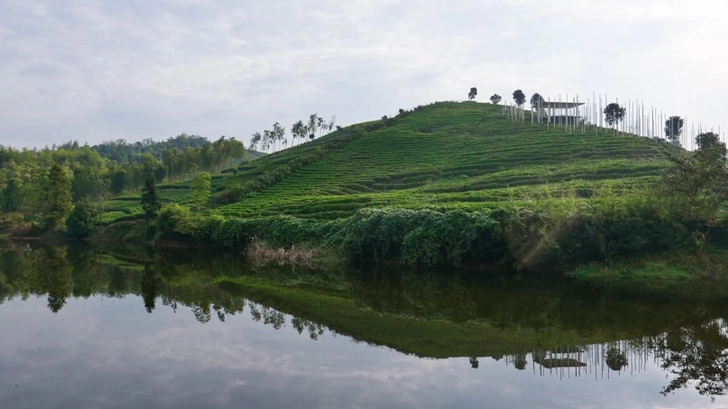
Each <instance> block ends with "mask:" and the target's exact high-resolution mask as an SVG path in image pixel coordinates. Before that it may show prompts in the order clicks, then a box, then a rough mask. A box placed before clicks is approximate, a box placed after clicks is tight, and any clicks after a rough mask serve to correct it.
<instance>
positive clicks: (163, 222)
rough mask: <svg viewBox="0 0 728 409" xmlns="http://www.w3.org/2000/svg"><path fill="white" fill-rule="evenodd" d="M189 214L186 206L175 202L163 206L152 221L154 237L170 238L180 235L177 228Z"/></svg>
mask: <svg viewBox="0 0 728 409" xmlns="http://www.w3.org/2000/svg"><path fill="white" fill-rule="evenodd" d="M191 215H192V213H191V211H190V209H189V208H188V207H185V206H181V205H179V204H177V203H172V204H169V205H167V206H164V207H163V208H162V210H160V211H159V215H157V219H156V220H155V222H154V227H155V230H156V238H172V237H175V236H180V235H182V233H181V231H179V230H178V226H181V225H182V224H183V223H184V222H185V221H187V220H189V219H190V217H191Z"/></svg>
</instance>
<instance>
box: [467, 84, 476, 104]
mask: <svg viewBox="0 0 728 409" xmlns="http://www.w3.org/2000/svg"><path fill="white" fill-rule="evenodd" d="M476 96H478V89H477V88H475V87H472V88H470V92H468V99H469V100H471V101H472V100H474V99H475V97H476Z"/></svg>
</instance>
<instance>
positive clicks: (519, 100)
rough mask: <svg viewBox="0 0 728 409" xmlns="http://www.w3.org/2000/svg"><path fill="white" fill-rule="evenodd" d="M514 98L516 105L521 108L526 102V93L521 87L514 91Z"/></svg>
mask: <svg viewBox="0 0 728 409" xmlns="http://www.w3.org/2000/svg"><path fill="white" fill-rule="evenodd" d="M513 100H514V101H516V105H518V107H519V108H520V107H521V106H523V104H524V103H526V94H524V93H523V91H521V90H520V89H517V90H515V91H513Z"/></svg>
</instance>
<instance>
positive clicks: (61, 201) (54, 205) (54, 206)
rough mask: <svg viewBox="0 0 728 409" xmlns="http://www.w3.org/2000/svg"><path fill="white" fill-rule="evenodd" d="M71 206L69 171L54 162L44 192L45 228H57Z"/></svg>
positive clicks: (43, 212) (43, 214)
mask: <svg viewBox="0 0 728 409" xmlns="http://www.w3.org/2000/svg"><path fill="white" fill-rule="evenodd" d="M72 208H73V200H72V198H71V172H70V171H69V170H68V168H66V167H65V166H62V165H59V164H57V163H54V164H53V165H51V168H50V170H49V172H48V190H47V191H46V192H45V195H44V200H43V206H42V209H43V211H42V218H43V225H44V227H45V228H47V229H50V230H55V229H57V228H58V227H59V226H60V225H62V224H63V222H64V221H65V220H66V216H68V214H69V213H70V211H71V209H72Z"/></svg>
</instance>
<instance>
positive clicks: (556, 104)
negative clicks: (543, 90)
mask: <svg viewBox="0 0 728 409" xmlns="http://www.w3.org/2000/svg"><path fill="white" fill-rule="evenodd" d="M581 105H584V103H583V102H560V101H543V102H541V108H555V109H566V108H576V107H578V106H581Z"/></svg>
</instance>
